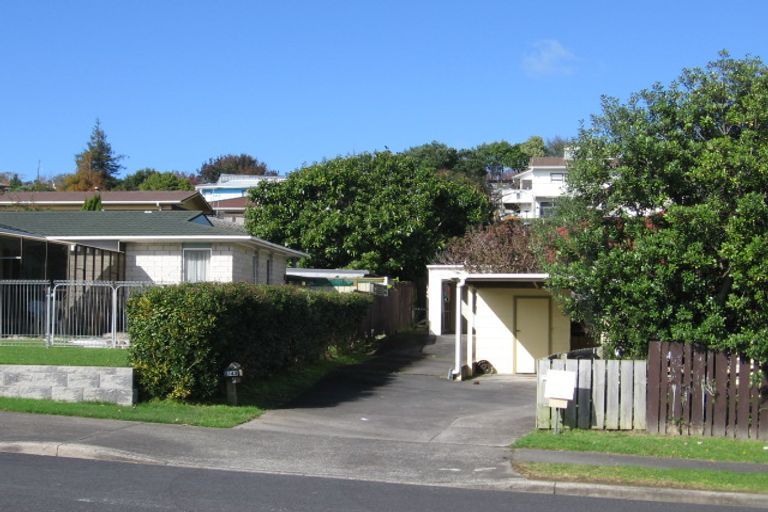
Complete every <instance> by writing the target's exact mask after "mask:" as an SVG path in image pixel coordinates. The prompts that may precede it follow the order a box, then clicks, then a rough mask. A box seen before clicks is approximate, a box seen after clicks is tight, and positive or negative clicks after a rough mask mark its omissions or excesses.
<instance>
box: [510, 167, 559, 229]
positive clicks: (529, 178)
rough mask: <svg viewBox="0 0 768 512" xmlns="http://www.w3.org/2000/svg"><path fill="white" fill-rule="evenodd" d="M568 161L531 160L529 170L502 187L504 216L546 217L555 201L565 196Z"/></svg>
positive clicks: (523, 217)
mask: <svg viewBox="0 0 768 512" xmlns="http://www.w3.org/2000/svg"><path fill="white" fill-rule="evenodd" d="M567 163H568V160H566V159H565V158H558V157H539V158H531V161H530V163H529V165H528V169H527V170H526V171H524V172H521V173H520V174H517V175H516V176H514V177H513V178H512V179H511V183H509V184H506V185H505V186H504V187H502V188H501V208H500V209H501V213H502V215H512V216H515V217H519V218H522V219H532V218H538V217H547V216H548V215H550V213H551V212H552V209H553V208H554V201H555V199H557V198H558V197H560V196H562V195H564V194H565V180H566V176H567V175H568V166H567Z"/></svg>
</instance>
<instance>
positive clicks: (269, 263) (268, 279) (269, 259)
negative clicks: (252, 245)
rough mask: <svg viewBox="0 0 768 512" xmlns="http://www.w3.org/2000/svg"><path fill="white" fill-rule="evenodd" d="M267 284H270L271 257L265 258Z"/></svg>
mask: <svg viewBox="0 0 768 512" xmlns="http://www.w3.org/2000/svg"><path fill="white" fill-rule="evenodd" d="M267 284H272V255H271V254H270V255H269V258H267Z"/></svg>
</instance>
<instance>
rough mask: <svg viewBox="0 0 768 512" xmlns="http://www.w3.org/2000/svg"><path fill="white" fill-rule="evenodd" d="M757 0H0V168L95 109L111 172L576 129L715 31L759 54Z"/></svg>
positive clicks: (710, 39)
mask: <svg viewBox="0 0 768 512" xmlns="http://www.w3.org/2000/svg"><path fill="white" fill-rule="evenodd" d="M766 19H768V3H766V2H761V1H757V0H755V1H753V2H744V1H738V0H736V1H729V2H723V1H717V2H715V1H703V0H698V1H688V0H685V1H675V0H666V1H663V2H658V1H644V2H619V1H615V0H613V1H606V2H591V1H587V0H585V1H582V2H573V1H567V2H566V1H563V2H559V1H550V2H510V1H472V2H470V1H461V2H450V1H441V2H438V1H434V2H427V1H424V2H419V1H417V0H409V1H402V2H401V1H387V2H367V1H354V2H353V1H349V2H320V1H315V2H310V1H307V2H298V1H295V2H294V1H282V2H269V3H268V2H255V1H234V0H233V1H214V0H207V1H191V0H174V1H166V0H151V1H150V0H132V1H121V2H117V1H103V0H102V1H96V0H93V1H78V0H69V1H66V2H63V1H56V0H50V1H43V0H3V1H2V3H1V4H0V69H2V71H1V72H0V171H13V172H18V173H19V174H21V175H22V176H23V177H25V178H32V177H34V175H35V172H36V170H37V166H38V161H40V166H41V172H42V174H43V175H46V176H51V175H55V174H60V173H64V172H72V171H73V170H74V155H75V154H76V153H78V152H80V151H82V150H83V148H84V147H85V144H86V142H87V140H88V137H89V134H90V132H91V129H92V127H93V125H94V122H95V120H96V118H99V119H101V123H102V126H103V128H104V130H105V131H106V133H107V137H108V140H109V141H110V143H111V144H112V147H113V149H114V150H115V151H116V152H117V153H120V154H124V155H126V157H127V158H126V159H125V160H124V161H123V163H124V165H125V167H126V169H125V171H124V172H133V171H135V170H137V169H140V168H143V167H154V168H156V169H158V170H181V171H187V172H192V171H195V170H196V169H197V168H198V167H199V166H200V164H201V163H202V162H204V161H205V160H207V159H208V158H211V157H215V156H217V155H220V154H225V153H249V154H251V155H254V156H256V157H257V158H259V159H260V160H262V161H264V162H266V163H267V164H268V165H269V166H270V167H272V168H274V169H276V170H277V171H279V172H281V173H286V172H289V171H291V170H293V169H295V168H297V167H299V166H301V165H302V163H304V162H313V161H317V160H320V159H322V158H326V157H327V158H332V157H334V156H337V155H345V154H349V153H353V152H362V151H374V150H381V149H384V146H388V147H389V148H390V149H392V150H394V151H400V150H402V149H405V148H408V147H411V146H415V145H419V144H422V143H425V142H429V141H432V140H439V141H442V142H445V143H446V144H449V145H451V146H455V147H471V146H474V145H477V144H479V143H482V142H490V141H494V140H500V139H505V140H508V141H510V142H519V141H522V140H524V139H526V138H528V137H529V136H530V135H541V136H543V137H545V138H548V137H552V136H555V135H561V136H572V135H575V134H576V131H577V129H578V126H579V121H580V120H582V119H583V120H588V119H589V116H590V115H591V114H593V113H597V112H598V111H599V105H600V103H599V101H600V95H601V94H608V95H611V96H617V97H619V98H626V97H627V96H628V95H629V94H630V93H631V92H634V91H637V90H639V89H641V88H644V87H647V86H649V85H650V84H651V83H653V82H654V81H661V82H669V81H670V80H672V79H674V78H675V77H676V76H678V74H679V72H680V70H681V69H682V68H683V67H693V66H700V65H704V64H705V63H706V62H708V61H710V60H714V59H715V58H716V57H717V52H718V51H719V50H721V49H724V48H725V49H728V50H729V51H730V52H731V53H732V54H733V55H734V56H736V57H742V56H744V55H745V54H747V53H749V54H752V55H755V56H759V57H762V58H764V59H768V33H766V29H765V20H766Z"/></svg>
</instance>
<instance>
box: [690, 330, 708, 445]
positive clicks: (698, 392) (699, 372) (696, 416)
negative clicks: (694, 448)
mask: <svg viewBox="0 0 768 512" xmlns="http://www.w3.org/2000/svg"><path fill="white" fill-rule="evenodd" d="M692 359H693V361H692V362H691V393H690V394H691V402H690V404H691V424H690V427H689V429H688V433H689V434H692V435H697V436H700V435H703V434H704V415H705V413H704V408H705V404H706V391H705V386H706V379H707V369H706V368H707V352H706V351H705V350H704V349H703V348H702V347H700V346H698V345H694V346H693V354H692Z"/></svg>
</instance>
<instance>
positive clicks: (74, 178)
mask: <svg viewBox="0 0 768 512" xmlns="http://www.w3.org/2000/svg"><path fill="white" fill-rule="evenodd" d="M123 158H124V157H123V156H122V155H116V154H115V153H114V152H113V150H112V145H111V144H110V143H109V142H108V141H107V135H106V133H104V130H103V129H102V128H101V122H100V121H99V120H98V119H97V120H96V124H95V125H94V127H93V130H92V131H91V138H90V140H89V141H88V145H87V146H86V148H85V150H84V151H83V152H82V153H78V154H77V155H75V164H76V170H75V173H74V174H72V175H69V176H67V178H66V180H65V183H64V186H65V188H66V189H67V190H93V189H95V188H99V189H110V188H112V187H113V186H115V185H116V184H117V173H118V172H120V169H122V165H120V160H122V159H123Z"/></svg>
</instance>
